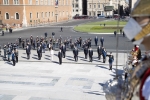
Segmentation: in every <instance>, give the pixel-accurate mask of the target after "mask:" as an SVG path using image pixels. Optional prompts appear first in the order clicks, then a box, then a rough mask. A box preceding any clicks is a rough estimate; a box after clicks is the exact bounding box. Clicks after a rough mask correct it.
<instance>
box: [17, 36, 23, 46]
mask: <svg viewBox="0 0 150 100" xmlns="http://www.w3.org/2000/svg"><path fill="white" fill-rule="evenodd" d="M18 40H19V46H21V42H22V39H21V37H20V38H18Z"/></svg>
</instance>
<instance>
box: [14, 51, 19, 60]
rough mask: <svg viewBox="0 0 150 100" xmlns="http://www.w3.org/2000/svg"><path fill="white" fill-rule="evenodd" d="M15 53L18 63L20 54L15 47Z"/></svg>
mask: <svg viewBox="0 0 150 100" xmlns="http://www.w3.org/2000/svg"><path fill="white" fill-rule="evenodd" d="M14 53H15V58H16V63H18V55H19V53H18V49H15V50H14Z"/></svg>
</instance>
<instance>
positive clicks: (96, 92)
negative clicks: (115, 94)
mask: <svg viewBox="0 0 150 100" xmlns="http://www.w3.org/2000/svg"><path fill="white" fill-rule="evenodd" d="M84 93H88V94H95V95H104V94H101V93H99V91H90V92H84Z"/></svg>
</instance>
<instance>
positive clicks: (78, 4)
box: [72, 0, 83, 16]
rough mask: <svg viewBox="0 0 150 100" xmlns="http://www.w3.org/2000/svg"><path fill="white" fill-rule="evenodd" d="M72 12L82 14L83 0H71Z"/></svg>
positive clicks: (73, 14)
mask: <svg viewBox="0 0 150 100" xmlns="http://www.w3.org/2000/svg"><path fill="white" fill-rule="evenodd" d="M72 7H73V12H72V16H75V15H82V14H83V1H82V0H72Z"/></svg>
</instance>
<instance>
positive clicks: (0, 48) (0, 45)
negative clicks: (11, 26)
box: [0, 45, 2, 56]
mask: <svg viewBox="0 0 150 100" xmlns="http://www.w3.org/2000/svg"><path fill="white" fill-rule="evenodd" d="M1 48H2V47H1V45H0V56H1V52H2V51H1Z"/></svg>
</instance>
